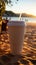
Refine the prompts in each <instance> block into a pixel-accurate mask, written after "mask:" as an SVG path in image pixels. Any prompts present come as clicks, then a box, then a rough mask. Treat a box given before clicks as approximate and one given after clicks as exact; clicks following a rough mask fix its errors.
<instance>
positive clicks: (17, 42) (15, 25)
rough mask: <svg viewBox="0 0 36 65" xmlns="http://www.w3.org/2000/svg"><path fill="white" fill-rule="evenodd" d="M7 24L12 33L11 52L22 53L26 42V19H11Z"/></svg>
mask: <svg viewBox="0 0 36 65" xmlns="http://www.w3.org/2000/svg"><path fill="white" fill-rule="evenodd" d="M7 25H8V33H9V35H10V37H9V38H10V44H11V52H12V54H14V55H16V54H17V55H20V54H21V53H22V48H23V43H24V31H25V23H24V21H10V22H8V24H7Z"/></svg>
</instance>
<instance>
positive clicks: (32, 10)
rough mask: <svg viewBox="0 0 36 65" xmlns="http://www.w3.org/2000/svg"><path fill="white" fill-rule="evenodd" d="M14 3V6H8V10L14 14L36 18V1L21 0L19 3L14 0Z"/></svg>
mask: <svg viewBox="0 0 36 65" xmlns="http://www.w3.org/2000/svg"><path fill="white" fill-rule="evenodd" d="M12 2H13V6H11V5H10V4H8V5H6V10H10V11H13V12H14V13H27V14H32V15H35V16H36V0H19V1H18V2H16V0H12ZM12 2H11V3H12ZM15 2H16V3H15Z"/></svg>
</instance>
